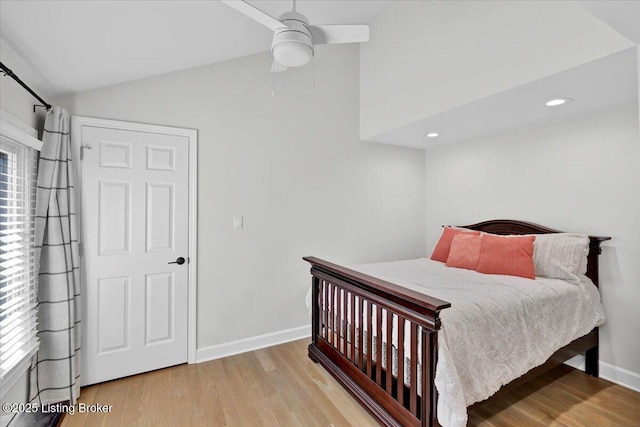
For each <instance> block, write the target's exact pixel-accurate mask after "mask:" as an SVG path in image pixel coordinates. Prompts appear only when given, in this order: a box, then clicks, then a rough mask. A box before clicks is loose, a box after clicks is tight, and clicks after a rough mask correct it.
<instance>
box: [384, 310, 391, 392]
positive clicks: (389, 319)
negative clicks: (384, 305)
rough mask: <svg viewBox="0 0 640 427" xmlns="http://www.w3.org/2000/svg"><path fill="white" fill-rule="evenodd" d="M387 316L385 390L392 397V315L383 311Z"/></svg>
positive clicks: (387, 311)
mask: <svg viewBox="0 0 640 427" xmlns="http://www.w3.org/2000/svg"><path fill="white" fill-rule="evenodd" d="M385 313H386V315H387V318H386V321H387V362H386V364H387V366H386V372H387V378H386V386H387V387H386V389H387V393H389V394H390V395H393V381H391V374H392V373H393V313H391V312H390V311H389V310H385Z"/></svg>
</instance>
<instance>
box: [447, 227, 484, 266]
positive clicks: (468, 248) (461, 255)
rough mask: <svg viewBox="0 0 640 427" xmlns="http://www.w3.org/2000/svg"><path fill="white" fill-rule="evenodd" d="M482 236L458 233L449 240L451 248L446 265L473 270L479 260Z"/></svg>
mask: <svg viewBox="0 0 640 427" xmlns="http://www.w3.org/2000/svg"><path fill="white" fill-rule="evenodd" d="M481 244H482V236H481V235H478V234H472V233H458V234H456V235H455V236H453V240H451V250H449V258H447V267H456V268H466V269H467V270H475V269H476V267H477V266H478V261H479V260H480V246H481Z"/></svg>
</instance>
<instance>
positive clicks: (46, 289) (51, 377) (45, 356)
mask: <svg viewBox="0 0 640 427" xmlns="http://www.w3.org/2000/svg"><path fill="white" fill-rule="evenodd" d="M42 142H43V144H42V151H41V152H40V159H39V163H38V185H37V191H36V241H35V246H36V265H37V263H39V274H38V335H39V338H40V349H39V350H38V353H37V354H36V355H35V356H34V357H33V360H32V361H31V373H30V383H31V387H30V393H29V395H30V397H29V400H30V401H31V402H37V403H39V404H50V403H58V402H66V401H68V402H71V403H72V404H75V402H76V399H77V398H78V396H79V394H80V339H81V335H80V334H81V331H80V257H79V250H78V228H77V224H76V209H75V203H76V202H75V197H74V185H73V184H74V175H73V164H72V159H71V141H70V138H69V114H68V113H67V111H66V110H65V109H63V108H60V107H53V108H51V109H50V110H49V111H48V112H47V117H46V120H45V124H44V131H43V135H42Z"/></svg>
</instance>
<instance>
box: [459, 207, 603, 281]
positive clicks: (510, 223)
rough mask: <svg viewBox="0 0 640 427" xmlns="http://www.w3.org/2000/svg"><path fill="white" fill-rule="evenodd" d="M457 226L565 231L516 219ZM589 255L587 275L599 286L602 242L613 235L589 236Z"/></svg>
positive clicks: (505, 231)
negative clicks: (599, 261)
mask: <svg viewBox="0 0 640 427" xmlns="http://www.w3.org/2000/svg"><path fill="white" fill-rule="evenodd" d="M457 227H462V228H469V229H471V230H478V231H484V232H485V233H492V234H501V235H508V234H548V233H563V231H559V230H554V229H552V228H547V227H543V226H541V225H538V224H532V223H530V222H524V221H516V220H513V219H492V220H489V221H484V222H479V223H477V224H471V225H459V226H457ZM589 239H590V242H589V255H588V257H587V261H588V262H587V277H588V278H590V279H591V281H593V284H594V285H596V286H598V282H599V280H598V275H599V270H598V255H600V254H601V253H602V249H601V248H600V243H602V242H604V241H606V240H611V237H603V236H589Z"/></svg>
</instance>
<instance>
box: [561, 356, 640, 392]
mask: <svg viewBox="0 0 640 427" xmlns="http://www.w3.org/2000/svg"><path fill="white" fill-rule="evenodd" d="M564 363H565V364H567V365H569V366H571V367H573V368H576V369H580V370H581V371H584V356H576V357H574V358H572V359H569V360H567V361H566V362H564ZM599 365H600V366H599V368H600V378H604V379H605V380H608V381H611V382H612V383H616V384H619V385H621V386H623V387H626V388H629V389H631V390H634V391H637V392H640V374H636V373H635V372H631V371H627V370H626V369H623V368H618V367H617V366H614V365H611V364H609V363H607V362H600V364H599Z"/></svg>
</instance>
